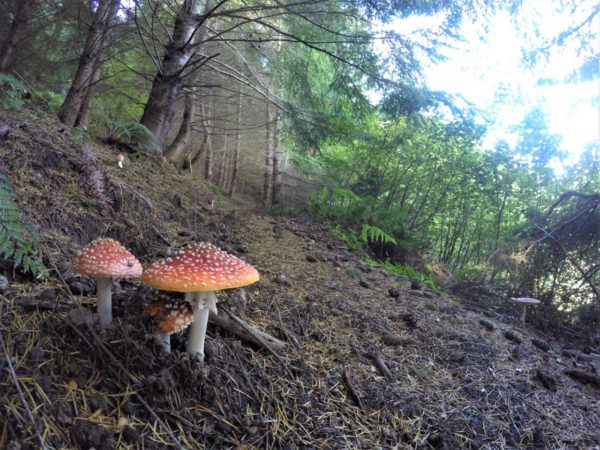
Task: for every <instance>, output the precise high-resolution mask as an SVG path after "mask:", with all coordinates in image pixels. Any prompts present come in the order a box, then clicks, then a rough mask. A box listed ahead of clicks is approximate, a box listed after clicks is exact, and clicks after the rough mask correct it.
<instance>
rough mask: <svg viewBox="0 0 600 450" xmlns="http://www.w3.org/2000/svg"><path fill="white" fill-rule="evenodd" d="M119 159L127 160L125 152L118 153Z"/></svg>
mask: <svg viewBox="0 0 600 450" xmlns="http://www.w3.org/2000/svg"><path fill="white" fill-rule="evenodd" d="M117 161H125V155H124V154H123V153H119V154H118V155H117Z"/></svg>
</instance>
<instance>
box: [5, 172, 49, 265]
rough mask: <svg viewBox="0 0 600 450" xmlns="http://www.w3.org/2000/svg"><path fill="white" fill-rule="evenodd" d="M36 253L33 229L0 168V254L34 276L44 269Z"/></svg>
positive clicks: (37, 251)
mask: <svg viewBox="0 0 600 450" xmlns="http://www.w3.org/2000/svg"><path fill="white" fill-rule="evenodd" d="M40 255H41V249H40V243H39V239H38V236H37V233H36V232H35V230H34V229H33V228H32V227H31V225H30V224H29V222H28V220H27V216H26V215H25V214H24V213H23V212H22V211H21V209H20V208H19V205H18V204H17V195H16V193H15V191H14V189H13V188H12V185H11V183H10V180H9V179H8V177H7V176H6V174H5V173H4V172H2V171H0V258H2V259H5V260H10V261H12V262H13V263H14V266H15V267H18V266H21V268H22V269H23V272H29V273H32V274H33V275H35V276H37V275H40V274H43V273H45V272H46V271H47V269H46V267H45V266H44V264H43V263H42V261H41V259H40Z"/></svg>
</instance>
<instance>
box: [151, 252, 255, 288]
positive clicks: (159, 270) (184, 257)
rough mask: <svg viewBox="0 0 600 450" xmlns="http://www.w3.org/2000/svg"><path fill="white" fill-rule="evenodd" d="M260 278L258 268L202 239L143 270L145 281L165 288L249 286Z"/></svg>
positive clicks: (153, 285) (154, 286) (155, 286)
mask: <svg viewBox="0 0 600 450" xmlns="http://www.w3.org/2000/svg"><path fill="white" fill-rule="evenodd" d="M258 278H259V275H258V272H257V271H256V269H255V268H254V267H252V266H251V265H250V264H248V263H247V262H245V261H242V260H241V259H239V258H236V257H235V256H233V255H230V254H229V253H227V252H224V251H223V250H220V249H218V248H217V247H215V246H214V245H212V244H209V243H207V242H200V243H193V244H189V245H188V246H186V247H184V248H182V249H181V250H179V251H178V252H177V253H176V254H175V255H174V256H171V257H168V258H164V259H161V260H158V261H156V262H154V263H152V264H151V265H150V266H149V267H148V268H147V269H146V270H145V271H144V275H143V276H142V281H143V282H144V283H146V284H147V285H148V286H150V287H153V288H156V289H162V290H165V291H177V292H196V291H218V290H221V289H231V288H235V287H240V286H246V285H247V284H251V283H254V282H255V281H258Z"/></svg>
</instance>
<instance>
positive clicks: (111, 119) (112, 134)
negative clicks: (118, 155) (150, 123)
mask: <svg viewBox="0 0 600 450" xmlns="http://www.w3.org/2000/svg"><path fill="white" fill-rule="evenodd" d="M121 110H122V108H120V107H119V108H117V109H116V110H115V111H114V112H111V113H109V114H108V115H107V116H106V118H105V120H104V123H103V126H104V130H105V131H104V140H106V141H107V142H109V143H116V144H120V145H125V146H127V147H129V148H131V149H132V150H134V151H141V152H144V153H151V154H154V155H160V154H162V147H161V145H160V142H159V141H158V139H157V138H156V136H155V135H154V133H152V132H151V131H150V130H149V129H148V128H146V127H145V126H144V125H142V124H140V123H138V122H136V121H133V120H124V119H123V118H122V117H121Z"/></svg>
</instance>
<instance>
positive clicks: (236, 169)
mask: <svg viewBox="0 0 600 450" xmlns="http://www.w3.org/2000/svg"><path fill="white" fill-rule="evenodd" d="M242 76H243V73H242ZM237 128H238V134H237V137H236V140H235V150H234V151H233V167H232V169H231V184H230V185H229V192H228V194H229V197H233V194H235V190H236V188H237V178H238V172H239V168H240V148H241V145H242V133H241V130H242V91H241V87H240V93H239V97H238V110H237Z"/></svg>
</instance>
